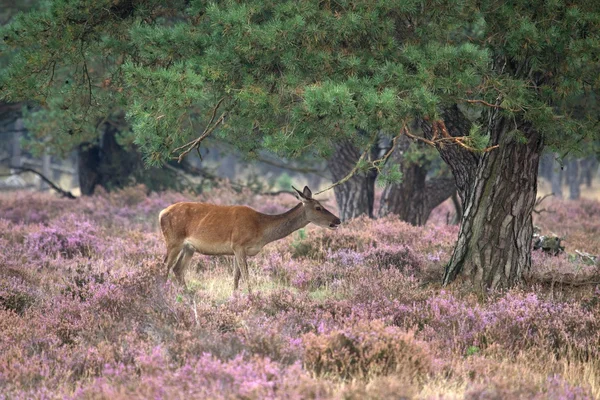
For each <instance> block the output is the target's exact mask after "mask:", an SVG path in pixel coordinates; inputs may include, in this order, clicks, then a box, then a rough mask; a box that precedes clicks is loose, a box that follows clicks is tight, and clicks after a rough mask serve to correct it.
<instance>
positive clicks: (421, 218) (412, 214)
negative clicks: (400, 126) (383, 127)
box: [379, 136, 456, 226]
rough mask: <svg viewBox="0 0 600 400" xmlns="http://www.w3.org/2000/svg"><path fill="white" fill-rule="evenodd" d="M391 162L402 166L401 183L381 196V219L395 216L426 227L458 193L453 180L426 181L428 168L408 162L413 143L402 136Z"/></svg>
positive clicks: (389, 186) (388, 188) (387, 188)
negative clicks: (431, 215) (440, 208)
mask: <svg viewBox="0 0 600 400" xmlns="http://www.w3.org/2000/svg"><path fill="white" fill-rule="evenodd" d="M398 140H399V142H398V143H397V145H396V148H395V149H394V151H393V153H392V155H391V158H390V161H389V162H391V163H394V164H399V165H400V166H401V171H402V182H400V183H393V184H390V185H387V186H386V187H385V189H384V191H383V194H382V196H381V207H380V208H379V216H385V215H388V214H395V215H398V217H399V218H400V219H401V220H402V221H406V222H408V223H410V224H412V225H416V226H421V225H425V223H426V222H427V219H428V218H429V215H430V214H431V211H432V210H433V209H434V208H435V207H437V206H438V205H439V204H441V203H442V202H443V201H444V200H446V199H447V198H449V197H450V196H452V194H453V193H455V192H456V184H455V183H454V178H437V179H431V180H430V181H426V177H427V170H428V166H427V165H423V164H419V163H416V162H413V161H409V160H406V158H405V153H406V151H407V150H408V147H409V145H410V140H409V139H408V138H407V137H406V136H403V137H400V138H399V139H398Z"/></svg>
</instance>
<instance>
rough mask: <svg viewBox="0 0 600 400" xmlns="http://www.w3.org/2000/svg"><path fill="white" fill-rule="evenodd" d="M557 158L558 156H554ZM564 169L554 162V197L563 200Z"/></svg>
mask: <svg viewBox="0 0 600 400" xmlns="http://www.w3.org/2000/svg"><path fill="white" fill-rule="evenodd" d="M554 156H555V157H558V154H554ZM563 176H564V173H563V168H562V166H561V165H559V164H558V163H557V162H554V167H553V170H552V180H551V181H550V183H551V184H552V193H553V194H554V196H556V197H558V198H561V199H562V197H563V193H562V184H563Z"/></svg>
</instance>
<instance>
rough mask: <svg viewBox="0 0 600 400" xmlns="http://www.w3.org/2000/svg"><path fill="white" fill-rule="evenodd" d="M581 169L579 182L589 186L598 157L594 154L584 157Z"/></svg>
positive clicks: (594, 173)
mask: <svg viewBox="0 0 600 400" xmlns="http://www.w3.org/2000/svg"><path fill="white" fill-rule="evenodd" d="M581 169H582V171H581V183H582V184H584V183H585V186H586V187H588V188H591V187H592V180H593V179H594V175H596V172H598V159H597V158H596V157H594V156H588V157H586V158H585V159H583V160H582V163H581Z"/></svg>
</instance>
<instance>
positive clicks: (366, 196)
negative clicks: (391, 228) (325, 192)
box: [327, 141, 376, 221]
mask: <svg viewBox="0 0 600 400" xmlns="http://www.w3.org/2000/svg"><path fill="white" fill-rule="evenodd" d="M359 158H360V151H359V150H358V149H357V148H356V146H354V145H353V144H352V143H350V142H348V141H344V142H341V143H340V144H338V145H336V146H335V150H334V153H333V154H332V156H331V157H330V158H329V160H327V166H328V168H329V170H330V171H331V176H332V179H333V181H334V182H337V181H339V180H341V179H342V178H344V177H345V176H346V175H347V174H348V173H349V172H350V171H351V170H352V168H354V166H355V165H356V163H357V161H358V159H359ZM375 177H376V174H375V175H374V174H373V172H369V173H367V174H365V173H357V174H354V176H352V177H351V178H350V179H349V180H347V181H346V182H344V183H343V184H341V185H338V186H336V187H334V189H333V190H334V192H335V199H336V200H337V204H338V208H339V214H340V219H341V220H342V221H348V220H350V219H352V218H356V217H358V216H360V215H367V216H369V217H373V202H374V199H375Z"/></svg>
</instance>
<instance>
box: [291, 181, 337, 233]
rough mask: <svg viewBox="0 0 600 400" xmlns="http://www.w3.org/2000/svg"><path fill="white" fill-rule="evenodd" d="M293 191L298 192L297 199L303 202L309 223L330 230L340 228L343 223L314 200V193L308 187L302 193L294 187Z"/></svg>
mask: <svg viewBox="0 0 600 400" xmlns="http://www.w3.org/2000/svg"><path fill="white" fill-rule="evenodd" d="M292 189H294V190H295V191H296V198H297V199H298V200H300V201H301V202H302V206H303V208H304V214H305V215H306V219H307V220H308V221H309V222H312V223H313V224H315V225H318V226H320V227H323V228H329V229H336V228H337V227H338V226H340V224H341V223H342V221H340V219H339V218H338V217H336V216H335V215H333V214H332V213H331V212H330V211H329V210H327V209H326V208H325V207H323V205H322V204H321V203H319V202H318V201H317V200H315V199H313V198H312V192H311V190H310V189H309V188H308V186H304V190H302V191H299V190H298V189H296V188H295V187H293V186H292Z"/></svg>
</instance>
